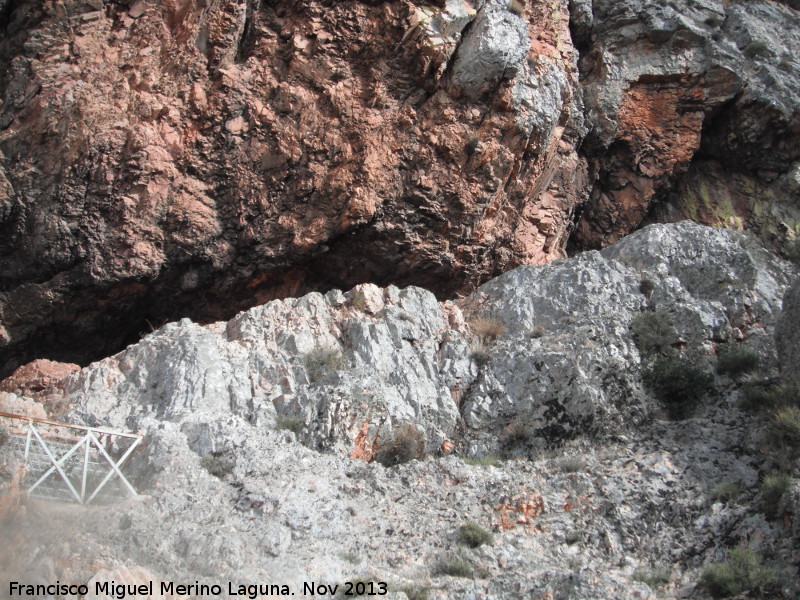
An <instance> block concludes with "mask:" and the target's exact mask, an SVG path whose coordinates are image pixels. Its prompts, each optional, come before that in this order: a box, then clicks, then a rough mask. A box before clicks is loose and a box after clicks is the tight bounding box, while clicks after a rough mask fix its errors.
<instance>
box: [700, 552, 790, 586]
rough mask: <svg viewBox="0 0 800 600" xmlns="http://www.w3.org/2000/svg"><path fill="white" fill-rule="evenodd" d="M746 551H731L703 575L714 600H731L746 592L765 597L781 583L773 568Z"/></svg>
mask: <svg viewBox="0 0 800 600" xmlns="http://www.w3.org/2000/svg"><path fill="white" fill-rule="evenodd" d="M762 563H763V560H762V558H761V557H760V556H759V555H758V554H756V553H755V552H753V551H752V550H749V549H747V548H736V549H735V550H731V553H730V557H729V558H728V560H726V561H724V562H721V563H714V564H711V565H709V566H708V567H706V569H705V571H704V572H703V577H702V583H703V586H704V587H705V588H706V589H707V590H708V592H709V593H710V594H711V595H712V596H714V597H715V598H730V597H731V596H737V595H739V594H742V593H744V592H754V593H761V594H763V593H764V592H766V591H767V590H769V589H771V588H773V587H774V586H775V584H776V583H777V582H778V576H777V573H776V572H775V570H774V569H772V568H770V567H767V566H765V565H763V564H762Z"/></svg>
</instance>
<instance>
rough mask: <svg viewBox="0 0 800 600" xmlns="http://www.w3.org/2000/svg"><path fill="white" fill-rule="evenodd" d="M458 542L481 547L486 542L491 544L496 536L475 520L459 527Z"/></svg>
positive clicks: (463, 544)
mask: <svg viewBox="0 0 800 600" xmlns="http://www.w3.org/2000/svg"><path fill="white" fill-rule="evenodd" d="M458 543H459V544H461V545H462V546H467V547H469V548H479V547H481V546H483V545H484V544H485V545H487V546H491V545H492V544H493V543H494V538H493V537H492V534H491V533H489V532H488V531H486V530H485V529H484V528H483V527H481V526H480V525H478V524H477V523H476V522H475V521H469V522H468V523H464V524H463V525H462V526H461V527H459V528H458Z"/></svg>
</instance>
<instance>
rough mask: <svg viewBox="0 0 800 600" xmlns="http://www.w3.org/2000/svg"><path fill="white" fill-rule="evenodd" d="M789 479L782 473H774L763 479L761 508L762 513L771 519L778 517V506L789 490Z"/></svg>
mask: <svg viewBox="0 0 800 600" xmlns="http://www.w3.org/2000/svg"><path fill="white" fill-rule="evenodd" d="M790 482H791V478H790V477H789V476H788V475H785V474H783V473H774V474H772V475H767V476H766V477H764V481H762V482H761V507H762V509H763V511H764V513H765V514H766V515H767V516H769V517H772V518H776V517H778V516H779V515H778V505H779V503H780V500H781V497H782V496H783V495H784V494H785V493H786V490H788V489H789V483H790Z"/></svg>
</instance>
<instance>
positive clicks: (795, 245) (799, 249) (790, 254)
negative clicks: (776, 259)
mask: <svg viewBox="0 0 800 600" xmlns="http://www.w3.org/2000/svg"><path fill="white" fill-rule="evenodd" d="M783 253H784V255H785V256H786V258H787V259H788V260H790V261H792V262H793V263H797V264H800V236H798V237H796V238H795V239H793V240H790V241H787V242H786V243H785V244H784V245H783Z"/></svg>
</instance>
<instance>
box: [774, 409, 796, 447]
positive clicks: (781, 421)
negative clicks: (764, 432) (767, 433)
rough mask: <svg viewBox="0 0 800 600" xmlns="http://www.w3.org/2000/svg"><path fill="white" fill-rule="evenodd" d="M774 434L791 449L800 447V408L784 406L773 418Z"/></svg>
mask: <svg viewBox="0 0 800 600" xmlns="http://www.w3.org/2000/svg"><path fill="white" fill-rule="evenodd" d="M770 430H771V432H772V434H773V435H774V436H775V437H776V438H777V439H778V440H779V441H780V442H781V443H782V444H785V445H787V446H789V447H791V448H798V447H800V407H797V406H784V407H783V408H781V409H780V410H778V411H777V412H776V413H775V415H774V416H773V417H772V423H770Z"/></svg>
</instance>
